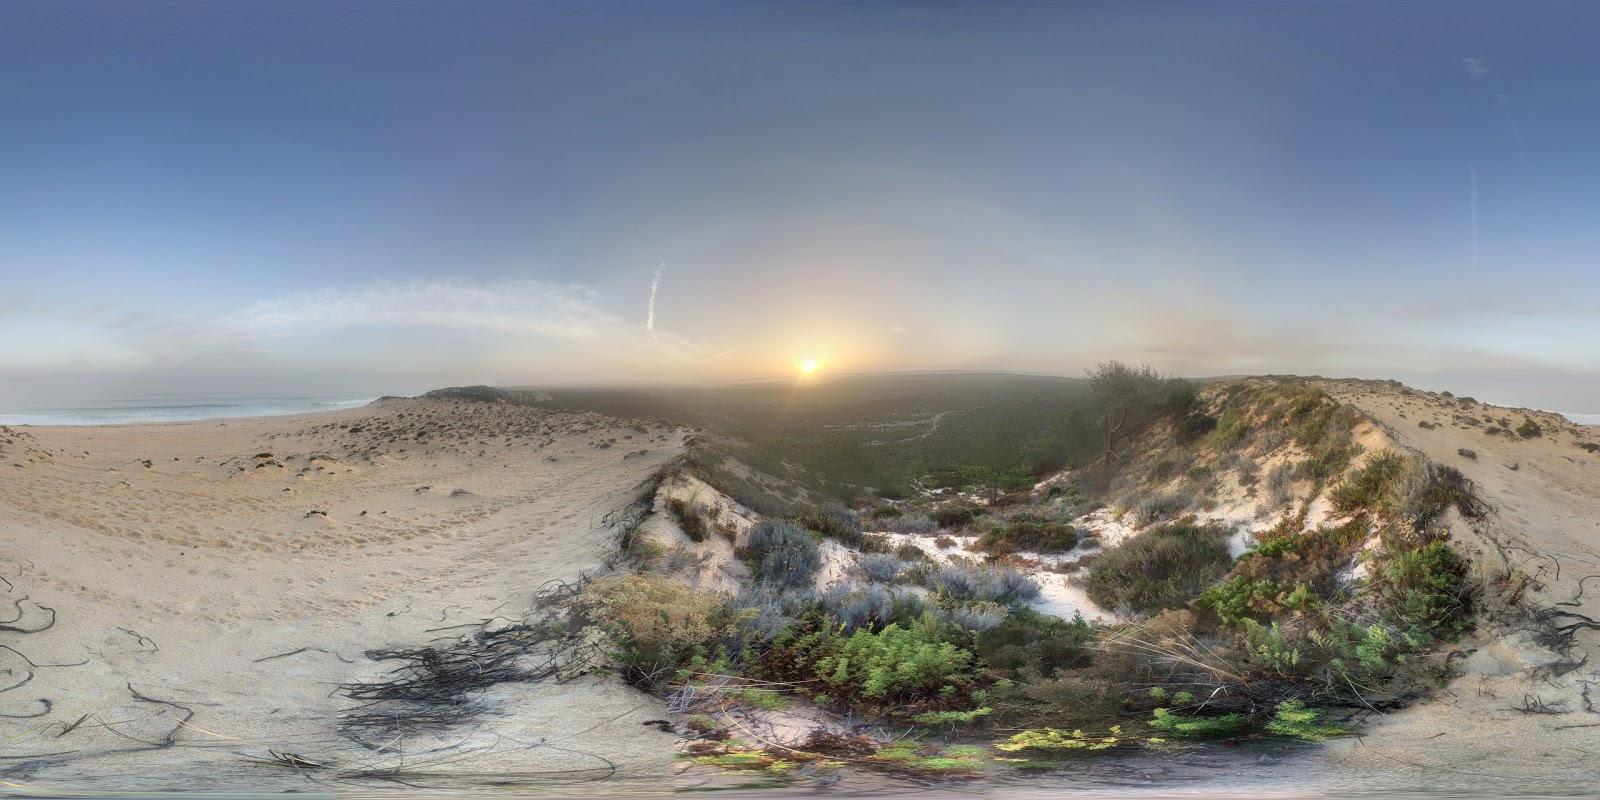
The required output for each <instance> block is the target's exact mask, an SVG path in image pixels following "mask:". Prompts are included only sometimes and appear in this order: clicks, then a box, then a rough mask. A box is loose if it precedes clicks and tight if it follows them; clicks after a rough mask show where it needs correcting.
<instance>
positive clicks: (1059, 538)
mask: <svg viewBox="0 0 1600 800" xmlns="http://www.w3.org/2000/svg"><path fill="white" fill-rule="evenodd" d="M1077 544H1078V530H1077V529H1076V528H1074V527H1072V526H1071V525H1068V524H1066V523H1063V522H1045V521H1043V520H1033V519H1019V520H1015V521H1013V522H1011V523H1010V524H1008V525H1006V526H1004V527H1000V528H995V529H993V530H990V531H987V532H985V533H984V534H983V536H982V537H981V538H979V539H978V549H980V550H984V551H986V552H989V553H993V554H995V555H1006V554H1009V553H1015V552H1017V551H1019V550H1028V551H1031V552H1035V553H1061V552H1065V551H1067V550H1071V549H1072V548H1073V547H1076V546H1077Z"/></svg>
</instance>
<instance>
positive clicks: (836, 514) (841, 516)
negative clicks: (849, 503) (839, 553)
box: [794, 507, 870, 550]
mask: <svg viewBox="0 0 1600 800" xmlns="http://www.w3.org/2000/svg"><path fill="white" fill-rule="evenodd" d="M794 521H795V522H798V523H800V525H801V526H803V527H804V528H805V529H806V530H809V531H814V532H816V533H817V534H818V535H820V536H822V537H823V538H825V539H833V540H835V541H837V542H839V543H840V544H843V545H846V546H849V547H854V548H856V549H857V550H861V549H870V548H868V547H863V545H865V544H866V542H865V541H864V537H863V534H862V533H861V526H860V525H859V524H857V523H856V518H855V516H853V515H852V514H851V513H850V512H849V511H846V510H845V509H843V508H837V507H833V508H825V509H824V508H807V509H804V510H802V511H800V512H799V513H798V514H796V515H795V516H794Z"/></svg>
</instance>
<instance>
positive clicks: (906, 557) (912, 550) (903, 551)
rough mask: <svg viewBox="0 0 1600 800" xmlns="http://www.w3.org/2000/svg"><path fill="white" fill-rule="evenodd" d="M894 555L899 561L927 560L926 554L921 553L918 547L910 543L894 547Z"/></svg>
mask: <svg viewBox="0 0 1600 800" xmlns="http://www.w3.org/2000/svg"><path fill="white" fill-rule="evenodd" d="M894 554H895V556H896V557H897V558H899V559H900V560H901V561H908V562H915V561H927V560H928V554H927V553H925V552H923V551H922V548H921V547H918V546H917V545H914V544H912V543H911V542H906V543H905V544H902V545H900V546H899V547H896V548H895V549H894Z"/></svg>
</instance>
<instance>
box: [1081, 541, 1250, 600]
mask: <svg viewBox="0 0 1600 800" xmlns="http://www.w3.org/2000/svg"><path fill="white" fill-rule="evenodd" d="M1232 563H1233V557H1232V556H1230V555H1229V554H1228V531H1227V529H1226V528H1223V527H1221V526H1218V525H1201V524H1198V523H1195V522H1193V521H1179V522H1174V523H1170V524H1167V525H1162V526H1160V527H1156V528H1151V529H1149V530H1146V531H1144V532H1143V533H1140V534H1139V535H1137V536H1135V537H1133V538H1132V539H1129V540H1128V541H1127V542H1124V543H1123V544H1122V545H1121V546H1119V547H1115V548H1112V549H1111V550H1108V551H1107V552H1106V553H1105V554H1104V555H1103V556H1101V557H1100V559H1099V560H1098V561H1096V562H1095V563H1094V566H1093V567H1091V568H1090V570H1089V577H1088V580H1087V582H1086V584H1085V588H1086V589H1087V590H1088V593H1089V599H1090V600H1093V601H1094V602H1095V604H1096V605H1099V606H1100V607H1101V608H1115V609H1131V610H1133V611H1138V612H1141V613H1149V612H1152V611H1158V610H1160V609H1163V608H1176V607H1178V606H1181V605H1184V604H1185V603H1188V602H1189V601H1190V600H1192V599H1194V597H1195V596H1196V595H1198V594H1200V592H1202V591H1204V590H1205V588H1206V587H1207V586H1210V585H1211V584H1212V583H1214V582H1215V581H1217V580H1218V579H1219V578H1221V577H1222V576H1223V575H1225V574H1227V572H1228V568H1229V566H1230V565H1231V564H1232Z"/></svg>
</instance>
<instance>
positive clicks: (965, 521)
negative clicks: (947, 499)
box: [933, 503, 983, 528]
mask: <svg viewBox="0 0 1600 800" xmlns="http://www.w3.org/2000/svg"><path fill="white" fill-rule="evenodd" d="M981 516H983V509H981V508H978V507H977V506H974V505H970V504H967V503H946V504H944V505H942V506H939V507H938V508H936V509H934V510H933V521H934V522H935V523H936V524H937V525H938V526H939V527H941V528H964V527H966V526H968V525H971V524H972V523H973V522H974V521H976V520H977V519H978V517H981Z"/></svg>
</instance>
